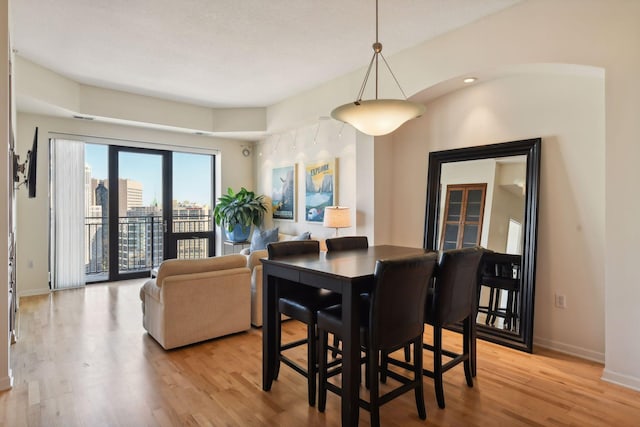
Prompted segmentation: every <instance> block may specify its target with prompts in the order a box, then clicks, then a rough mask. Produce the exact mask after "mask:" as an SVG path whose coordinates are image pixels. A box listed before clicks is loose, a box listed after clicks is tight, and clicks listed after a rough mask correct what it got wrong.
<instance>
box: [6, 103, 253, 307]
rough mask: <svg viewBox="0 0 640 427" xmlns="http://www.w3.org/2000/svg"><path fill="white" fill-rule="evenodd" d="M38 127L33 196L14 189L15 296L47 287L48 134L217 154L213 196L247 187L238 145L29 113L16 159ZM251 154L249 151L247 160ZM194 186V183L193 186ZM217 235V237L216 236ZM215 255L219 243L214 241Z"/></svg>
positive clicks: (246, 163) (249, 179) (22, 117)
mask: <svg viewBox="0 0 640 427" xmlns="http://www.w3.org/2000/svg"><path fill="white" fill-rule="evenodd" d="M36 126H38V128H39V131H38V165H37V166H38V170H37V175H36V176H37V181H38V182H37V184H36V187H37V192H36V197H35V198H34V199H29V198H27V194H26V190H25V189H20V190H19V191H18V194H17V196H18V207H17V210H18V229H17V268H18V271H17V275H18V277H17V286H18V294H19V295H20V296H25V295H34V294H40V293H46V292H48V291H49V287H48V271H49V268H48V265H49V254H48V250H49V248H48V244H47V242H48V239H49V231H48V230H49V227H48V219H49V196H48V188H49V182H48V177H49V164H48V162H49V142H48V139H49V138H50V137H51V135H50V132H57V133H70V134H76V135H89V136H93V137H102V138H114V139H119V140H127V139H128V140H132V141H140V142H151V143H155V144H161V146H159V147H158V148H160V149H162V148H166V149H171V147H195V148H207V149H215V150H219V152H220V154H219V155H218V156H217V163H218V165H217V167H218V169H219V170H217V171H216V172H217V175H218V177H217V181H218V182H217V184H218V189H217V194H220V192H219V191H220V190H221V189H224V190H225V191H226V189H227V187H233V188H235V189H239V188H240V187H242V186H245V187H247V188H253V183H254V175H253V165H252V157H244V156H243V155H242V146H241V145H240V143H239V142H238V141H234V140H225V139H219V138H211V137H207V136H198V135H189V134H185V133H176V132H163V131H158V130H149V129H144V128H140V127H131V126H119V125H114V124H105V123H99V122H91V121H85V120H77V119H63V118H57V117H50V116H40V115H32V114H18V132H17V135H18V136H17V140H16V145H17V150H18V153H19V154H21V158H24V157H23V156H24V155H25V154H26V152H27V150H29V149H30V148H31V142H32V140H33V132H34V129H35V127H36ZM254 155H255V152H254V153H253V154H252V156H254ZM194 185H197V183H194ZM219 237H220V233H218V238H219ZM217 248H218V253H221V251H220V242H218V246H217Z"/></svg>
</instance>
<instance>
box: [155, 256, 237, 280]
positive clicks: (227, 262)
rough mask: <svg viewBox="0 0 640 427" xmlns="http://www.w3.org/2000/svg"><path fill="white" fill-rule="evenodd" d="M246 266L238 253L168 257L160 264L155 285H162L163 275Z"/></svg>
mask: <svg viewBox="0 0 640 427" xmlns="http://www.w3.org/2000/svg"><path fill="white" fill-rule="evenodd" d="M246 266H247V258H246V257H245V256H243V255H240V254H230V255H223V256H217V257H210V258H202V259H168V260H165V261H163V262H162V264H160V268H159V269H158V276H157V277H156V285H157V286H162V282H163V281H164V279H165V277H168V276H176V275H179V274H190V273H204V272H207V271H214V270H228V269H231V268H242V267H246Z"/></svg>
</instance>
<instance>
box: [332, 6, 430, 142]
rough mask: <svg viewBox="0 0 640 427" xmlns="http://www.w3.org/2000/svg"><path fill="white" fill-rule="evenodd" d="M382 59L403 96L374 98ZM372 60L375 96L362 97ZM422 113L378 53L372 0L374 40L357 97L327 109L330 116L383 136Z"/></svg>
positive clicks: (370, 133) (380, 50) (420, 106)
mask: <svg viewBox="0 0 640 427" xmlns="http://www.w3.org/2000/svg"><path fill="white" fill-rule="evenodd" d="M380 58H382V61H383V62H384V65H386V67H387V69H388V70H389V72H390V73H391V76H392V77H393V80H394V81H395V82H396V84H397V85H398V88H400V92H402V96H404V99H378V62H379V59H380ZM374 63H375V84H376V87H375V96H376V97H375V99H369V100H362V95H363V94H364V90H365V88H366V86H367V82H368V80H369V75H370V74H371V68H372V67H373V65H374ZM423 113H424V105H422V104H418V103H415V102H411V101H408V100H407V95H405V93H404V91H403V90H402V87H400V83H398V79H397V78H396V76H395V75H394V74H393V71H391V67H389V64H388V63H387V60H386V59H385V57H384V55H383V54H382V43H380V42H379V41H378V0H376V42H375V43H374V44H373V57H372V58H371V62H369V68H367V73H366V74H365V76H364V81H363V82H362V86H361V87H360V92H359V93H358V98H357V99H356V101H355V102H350V103H348V104H344V105H341V106H340V107H337V108H335V109H334V110H333V111H332V112H331V117H333V118H334V119H336V120H340V121H342V122H345V123H349V124H350V125H352V126H353V127H354V128H356V129H358V130H359V131H360V132H362V133H365V134H367V135H371V136H380V135H386V134H388V133H391V132H393V131H394V130H396V129H398V128H399V127H400V126H401V125H402V124H404V123H405V122H406V121H408V120H411V119H415V118H416V117H419V116H421V115H422V114H423Z"/></svg>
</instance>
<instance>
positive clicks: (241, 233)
mask: <svg viewBox="0 0 640 427" xmlns="http://www.w3.org/2000/svg"><path fill="white" fill-rule="evenodd" d="M250 231H251V226H244V225H241V224H236V225H235V226H234V227H233V231H229V230H225V233H226V235H227V240H229V241H231V242H246V241H247V239H249V232H250Z"/></svg>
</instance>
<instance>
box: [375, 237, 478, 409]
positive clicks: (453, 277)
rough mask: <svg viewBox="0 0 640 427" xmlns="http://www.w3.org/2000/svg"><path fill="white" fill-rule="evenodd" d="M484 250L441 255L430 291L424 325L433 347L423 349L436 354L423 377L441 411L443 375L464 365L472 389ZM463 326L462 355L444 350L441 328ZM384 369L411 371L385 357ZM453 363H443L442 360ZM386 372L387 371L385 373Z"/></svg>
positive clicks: (425, 344)
mask: <svg viewBox="0 0 640 427" xmlns="http://www.w3.org/2000/svg"><path fill="white" fill-rule="evenodd" d="M484 252H485V251H484V249H483V248H481V247H479V246H476V247H471V248H464V249H453V250H449V251H445V252H443V253H442V257H441V259H440V262H439V265H438V268H437V272H436V275H435V284H434V286H433V287H432V288H431V289H430V290H429V294H428V295H427V302H426V305H425V316H424V319H425V323H427V324H429V325H431V326H432V327H433V344H429V343H423V344H422V347H423V348H424V349H426V350H429V351H432V352H433V370H428V369H426V368H425V369H424V370H423V374H424V375H425V376H427V377H431V378H433V379H434V386H435V391H436V399H437V401H438V406H439V407H440V408H444V407H445V401H444V387H443V382H442V375H443V374H444V373H445V372H446V371H448V370H449V369H451V368H453V367H454V366H456V365H458V364H460V363H464V374H465V379H466V382H467V385H468V386H469V387H473V376H474V375H473V370H474V368H475V366H474V365H475V361H474V360H473V354H474V353H475V350H474V348H475V342H474V341H475V337H476V334H475V327H476V300H475V298H476V295H477V286H478V273H479V268H480V261H481V259H482V257H483V254H484ZM459 322H462V339H463V351H462V353H460V354H459V353H455V352H453V351H450V350H447V349H443V348H442V328H443V327H445V326H450V325H454V324H457V323H459ZM384 356H385V355H384V354H383V361H382V365H383V367H384V366H385V365H386V364H387V363H389V364H392V365H396V366H400V367H403V368H408V367H409V365H408V364H407V363H406V362H402V361H399V360H396V359H392V358H390V357H384ZM443 356H445V357H447V358H449V359H451V360H449V361H448V362H447V363H443V361H442V357H443ZM383 372H384V371H383Z"/></svg>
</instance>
